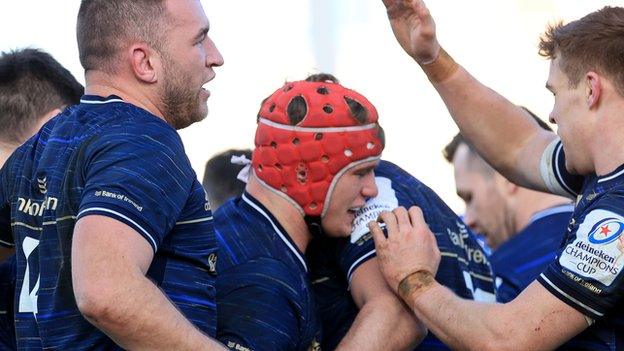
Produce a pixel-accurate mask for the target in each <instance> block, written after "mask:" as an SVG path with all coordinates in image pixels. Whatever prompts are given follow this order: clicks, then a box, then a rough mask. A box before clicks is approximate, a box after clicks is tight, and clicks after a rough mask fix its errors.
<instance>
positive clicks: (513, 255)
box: [490, 204, 574, 303]
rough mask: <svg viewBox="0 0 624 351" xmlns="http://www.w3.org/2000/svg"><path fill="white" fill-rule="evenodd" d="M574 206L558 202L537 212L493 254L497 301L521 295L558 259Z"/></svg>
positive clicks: (505, 300)
mask: <svg viewBox="0 0 624 351" xmlns="http://www.w3.org/2000/svg"><path fill="white" fill-rule="evenodd" d="M573 210H574V206H573V205H571V204H565V205H559V206H555V207H551V208H547V209H544V210H542V211H539V212H537V213H535V214H534V215H533V216H532V217H531V219H530V220H529V223H528V224H527V226H526V227H525V228H524V229H522V230H521V231H520V232H519V233H518V234H516V235H514V236H513V237H511V239H509V240H507V241H506V242H504V243H503V244H502V245H501V246H500V247H498V249H496V251H494V253H493V254H492V255H491V256H490V263H491V264H492V271H493V272H494V276H495V278H496V300H497V301H498V302H501V303H505V302H509V301H511V300H513V299H515V298H516V296H518V295H519V294H520V293H521V292H522V290H524V289H525V288H526V287H527V286H529V284H531V283H532V282H533V281H534V280H535V279H536V278H537V276H539V274H540V273H542V271H543V270H544V268H546V267H547V266H548V264H550V262H552V261H553V260H554V259H555V255H556V253H557V250H558V249H559V247H560V246H561V242H562V241H563V232H564V231H565V228H566V227H567V225H568V221H569V220H570V216H572V211H573Z"/></svg>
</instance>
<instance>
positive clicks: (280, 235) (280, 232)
mask: <svg viewBox="0 0 624 351" xmlns="http://www.w3.org/2000/svg"><path fill="white" fill-rule="evenodd" d="M241 198H242V199H243V200H244V201H245V202H246V203H247V204H248V205H249V206H251V207H253V208H254V209H255V210H256V211H258V212H259V213H260V214H261V215H262V216H263V217H264V218H266V219H267V220H268V221H269V223H271V226H272V227H273V230H275V232H276V233H277V235H278V236H279V237H280V239H282V241H283V242H284V244H286V246H288V248H289V249H290V251H292V252H293V253H294V254H295V256H296V257H297V259H298V260H299V261H300V262H301V264H302V265H303V268H304V269H305V271H306V273H307V272H308V266H307V265H306V263H305V260H304V259H303V257H301V255H300V254H299V250H297V249H296V248H295V247H294V246H293V245H292V243H291V242H290V241H289V240H288V239H286V236H285V235H284V233H282V231H281V230H279V228H278V227H277V225H275V223H273V221H272V220H271V217H269V215H268V214H266V213H265V212H264V211H263V210H262V209H261V208H260V207H258V206H257V205H256V204H255V203H253V201H251V200H249V199H248V198H247V196H245V194H243V195H242V196H241Z"/></svg>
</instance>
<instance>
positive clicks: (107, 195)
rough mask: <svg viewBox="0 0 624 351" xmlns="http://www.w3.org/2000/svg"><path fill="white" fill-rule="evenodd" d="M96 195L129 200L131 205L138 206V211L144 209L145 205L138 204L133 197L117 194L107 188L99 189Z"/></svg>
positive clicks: (124, 200)
mask: <svg viewBox="0 0 624 351" xmlns="http://www.w3.org/2000/svg"><path fill="white" fill-rule="evenodd" d="M95 196H98V197H100V196H101V197H107V198H109V199H115V200H119V201H123V202H127V203H129V204H130V205H132V206H134V208H136V210H137V211H139V212H141V211H143V206H140V205H138V204H137V203H136V202H135V201H134V200H132V199H131V198H129V197H127V196H126V195H124V194H116V193H113V192H110V191H106V190H97V191H96V192H95Z"/></svg>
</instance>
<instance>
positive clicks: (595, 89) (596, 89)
mask: <svg viewBox="0 0 624 351" xmlns="http://www.w3.org/2000/svg"><path fill="white" fill-rule="evenodd" d="M602 79H603V77H602V76H600V75H599V74H598V73H596V72H594V71H589V72H587V74H585V97H586V99H587V108H588V109H590V110H591V109H594V108H596V107H597V106H598V104H599V103H600V98H601V96H602Z"/></svg>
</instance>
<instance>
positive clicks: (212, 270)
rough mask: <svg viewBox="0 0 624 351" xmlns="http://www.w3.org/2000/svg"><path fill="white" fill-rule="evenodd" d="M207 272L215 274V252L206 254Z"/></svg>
mask: <svg viewBox="0 0 624 351" xmlns="http://www.w3.org/2000/svg"><path fill="white" fill-rule="evenodd" d="M208 273H210V274H211V275H215V276H216V275H217V254H216V253H211V254H210V255H208Z"/></svg>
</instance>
